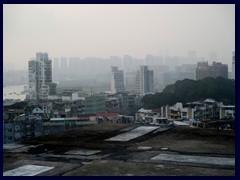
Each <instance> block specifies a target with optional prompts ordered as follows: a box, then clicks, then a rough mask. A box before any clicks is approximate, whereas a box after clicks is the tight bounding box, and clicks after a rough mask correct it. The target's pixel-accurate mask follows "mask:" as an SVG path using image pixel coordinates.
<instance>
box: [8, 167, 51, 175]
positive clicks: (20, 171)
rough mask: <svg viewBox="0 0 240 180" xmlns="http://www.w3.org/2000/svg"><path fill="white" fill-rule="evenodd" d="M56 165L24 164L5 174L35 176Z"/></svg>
mask: <svg viewBox="0 0 240 180" xmlns="http://www.w3.org/2000/svg"><path fill="white" fill-rule="evenodd" d="M53 168H54V167H49V166H38V165H31V164H29V165H24V166H21V167H18V168H15V169H12V170H9V171H6V172H4V173H3V176H35V175H37V174H40V173H43V172H45V171H49V170H51V169H53Z"/></svg>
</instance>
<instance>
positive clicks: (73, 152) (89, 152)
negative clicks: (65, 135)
mask: <svg viewBox="0 0 240 180" xmlns="http://www.w3.org/2000/svg"><path fill="white" fill-rule="evenodd" d="M99 152H101V151H100V150H87V149H77V150H71V151H68V152H66V153H65V154H69V155H82V156H90V155H94V154H96V153H99Z"/></svg>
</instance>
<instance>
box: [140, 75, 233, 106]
mask: <svg viewBox="0 0 240 180" xmlns="http://www.w3.org/2000/svg"><path fill="white" fill-rule="evenodd" d="M206 98H212V99H215V100H216V101H219V102H223V104H225V105H228V104H235V80H230V79H224V78H222V77H217V78H210V77H208V78H205V79H203V80H198V81H195V80H190V79H184V80H181V81H176V82H175V83H174V84H171V85H168V86H166V87H165V89H164V90H163V91H162V92H161V93H155V94H154V95H145V96H144V97H143V99H142V102H143V103H144V107H145V108H159V107H161V106H163V105H167V104H168V105H173V104H175V103H176V102H182V103H186V102H192V101H201V100H204V99H206Z"/></svg>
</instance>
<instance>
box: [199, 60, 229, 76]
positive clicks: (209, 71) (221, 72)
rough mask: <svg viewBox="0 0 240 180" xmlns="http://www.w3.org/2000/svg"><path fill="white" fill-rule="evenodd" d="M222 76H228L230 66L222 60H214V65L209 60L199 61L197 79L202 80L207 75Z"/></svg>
mask: <svg viewBox="0 0 240 180" xmlns="http://www.w3.org/2000/svg"><path fill="white" fill-rule="evenodd" d="M218 76H221V77H223V78H226V79H227V78H228V66H227V65H226V64H222V63H220V62H213V63H212V66H209V65H208V62H198V63H197V68H196V80H201V79H204V78H206V77H212V78H216V77H218Z"/></svg>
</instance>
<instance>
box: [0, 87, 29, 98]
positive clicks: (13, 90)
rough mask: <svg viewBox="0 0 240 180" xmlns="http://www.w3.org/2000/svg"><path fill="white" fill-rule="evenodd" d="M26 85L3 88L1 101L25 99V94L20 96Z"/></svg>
mask: <svg viewBox="0 0 240 180" xmlns="http://www.w3.org/2000/svg"><path fill="white" fill-rule="evenodd" d="M24 86H26V85H12V86H5V87H3V100H5V99H20V100H24V99H25V98H26V93H24V94H22V92H23V90H24Z"/></svg>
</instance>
